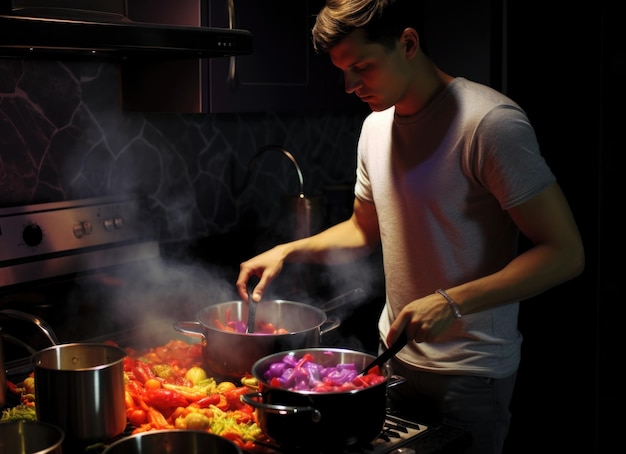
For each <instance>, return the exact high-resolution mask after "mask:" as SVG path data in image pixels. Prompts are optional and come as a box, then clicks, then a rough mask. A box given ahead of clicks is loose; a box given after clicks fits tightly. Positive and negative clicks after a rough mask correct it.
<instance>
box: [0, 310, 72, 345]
mask: <svg viewBox="0 0 626 454" xmlns="http://www.w3.org/2000/svg"><path fill="white" fill-rule="evenodd" d="M0 314H4V315H7V316H9V317H14V318H19V319H22V320H26V321H29V322H33V323H34V324H35V325H36V326H37V328H39V330H40V331H41V332H42V333H43V334H44V336H46V338H47V339H48V340H49V341H50V343H51V344H52V345H53V346H54V345H59V344H60V342H59V339H58V338H57V336H56V334H54V330H53V329H52V327H51V326H50V325H49V324H48V322H46V321H45V320H44V319H42V318H39V317H37V316H36V315H33V314H27V313H26V312H22V311H18V310H15V309H2V310H0Z"/></svg>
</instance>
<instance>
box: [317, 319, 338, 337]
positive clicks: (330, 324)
mask: <svg viewBox="0 0 626 454" xmlns="http://www.w3.org/2000/svg"><path fill="white" fill-rule="evenodd" d="M339 325H341V319H339V318H337V317H327V318H326V321H325V322H324V323H322V326H321V327H320V336H323V335H324V334H325V333H329V332H330V331H332V330H334V329H336V328H338V327H339Z"/></svg>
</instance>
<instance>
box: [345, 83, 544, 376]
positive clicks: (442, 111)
mask: <svg viewBox="0 0 626 454" xmlns="http://www.w3.org/2000/svg"><path fill="white" fill-rule="evenodd" d="M554 181H555V177H554V175H553V173H552V172H551V171H550V169H549V167H548V166H547V164H546V162H545V160H544V159H543V157H542V156H541V154H540V151H539V145H538V143H537V139H536V136H535V133H534V130H533V128H532V126H531V125H530V122H529V121H528V118H527V117H526V115H525V113H524V112H523V111H522V109H521V108H520V107H519V106H518V105H517V104H515V103H514V102H513V101H512V100H510V99H509V98H507V97H506V96H504V95H503V94H501V93H498V92H497V91H495V90H493V89H491V88H489V87H486V86H484V85H480V84H477V83H474V82H471V81H468V80H466V79H463V78H456V79H455V80H454V81H452V83H450V84H449V85H448V86H447V87H446V89H445V90H444V91H442V92H441V93H440V94H439V95H438V96H437V97H436V98H435V99H434V100H433V101H432V102H431V103H430V104H429V105H428V106H427V107H426V108H425V109H424V110H422V111H421V112H419V113H418V114H416V115H413V116H410V117H400V116H396V115H395V110H394V108H390V109H387V110H386V111H383V112H372V113H371V114H370V115H369V116H368V117H367V118H366V119H365V121H364V123H363V128H362V131H361V136H360V139H359V144H358V163H357V182H356V186H355V194H356V196H357V197H358V198H359V199H362V200H364V201H368V202H373V203H374V204H375V206H376V211H377V213H378V218H379V224H380V235H381V240H382V252H383V260H384V268H385V285H386V292H387V301H386V305H385V309H384V310H383V312H382V314H381V317H380V321H379V329H380V334H381V336H382V338H383V339H384V338H385V337H386V335H387V332H388V329H389V325H390V322H391V321H392V320H393V318H394V317H395V314H397V313H398V312H399V311H400V309H401V308H402V307H403V306H404V305H406V304H407V303H409V302H411V301H413V300H415V299H417V298H419V297H422V296H424V295H427V294H430V293H433V292H434V291H435V290H436V289H438V288H443V289H446V288H449V287H453V286H455V285H458V284H461V283H463V282H467V281H470V280H474V279H477V278H479V277H482V276H485V275H487V274H491V273H493V272H495V271H497V270H500V269H501V268H503V267H504V266H505V265H506V264H507V263H509V262H510V261H511V260H512V259H513V258H514V257H515V255H516V254H517V246H518V235H519V232H518V229H517V227H516V226H515V224H514V223H513V221H512V219H511V218H510V217H509V215H508V214H507V212H506V211H505V210H507V209H509V208H511V207H514V206H516V205H519V204H521V203H523V202H525V201H527V200H529V199H530V198H532V197H534V196H536V195H537V194H539V193H540V192H541V191H543V190H544V189H545V188H546V187H548V186H549V185H550V184H552V183H553V182H554ZM518 309H519V303H518V302H512V303H511V304H507V305H505V306H501V307H498V308H496V309H491V310H487V311H482V312H479V313H475V314H469V315H465V316H463V317H462V318H461V319H459V320H456V321H455V322H454V324H453V325H452V326H451V327H450V329H449V330H448V331H447V332H446V333H444V334H443V335H442V336H440V337H439V338H438V339H436V341H433V342H424V343H420V344H417V343H415V342H410V343H409V344H408V345H407V347H405V348H404V349H403V350H402V351H401V352H400V353H399V354H398V355H397V356H398V358H399V359H401V360H402V361H404V362H406V363H408V364H410V365H413V366H415V367H417V368H420V369H424V370H429V371H433V372H438V373H443V374H468V375H480V376H488V377H494V378H498V377H505V376H508V375H510V374H511V373H513V372H514V371H515V370H516V369H517V367H518V365H519V361H520V347H521V343H522V336H521V334H520V333H519V331H518V329H517V315H518Z"/></svg>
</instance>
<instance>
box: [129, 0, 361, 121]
mask: <svg viewBox="0 0 626 454" xmlns="http://www.w3.org/2000/svg"><path fill="white" fill-rule="evenodd" d="M135 2H136V0H135ZM148 3H149V4H148ZM229 3H231V5H230V6H229ZM322 4H323V0H297V1H294V0H233V1H232V2H229V1H228V0H179V1H177V2H167V1H165V0H152V1H151V2H142V3H133V2H132V1H130V2H129V17H130V18H131V19H132V20H138V21H143V22H152V23H167V24H174V25H192V26H198V25H202V26H209V27H218V28H229V27H232V28H237V29H244V30H249V31H251V32H252V35H253V52H252V53H251V54H250V55H242V56H237V57H216V58H211V59H201V58H199V59H186V60H171V61H164V60H159V61H125V62H123V63H122V69H121V71H122V90H123V102H124V108H125V109H126V110H135V111H161V112H164V111H170V112H183V113H198V112H213V113H219V112H267V111H279V112H289V111H297V112H302V111H309V112H310V111H365V110H366V109H367V106H366V105H365V104H364V103H362V102H361V101H360V100H359V99H358V98H357V97H356V96H354V95H348V94H347V93H346V92H345V91H344V88H343V75H342V74H341V72H340V71H339V70H338V69H337V68H335V67H334V66H333V65H332V63H331V62H330V58H329V57H328V55H325V54H324V55H319V54H316V53H315V51H314V50H313V45H312V42H311V28H312V26H313V23H314V20H315V14H316V13H317V11H318V10H319V8H321V6H322Z"/></svg>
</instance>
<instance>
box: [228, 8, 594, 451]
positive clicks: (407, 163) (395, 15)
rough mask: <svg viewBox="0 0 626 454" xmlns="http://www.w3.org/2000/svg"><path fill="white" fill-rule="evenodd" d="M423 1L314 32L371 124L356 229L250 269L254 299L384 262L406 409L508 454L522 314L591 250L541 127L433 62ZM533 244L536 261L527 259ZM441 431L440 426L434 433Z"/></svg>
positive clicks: (277, 251) (325, 21) (244, 277)
mask: <svg viewBox="0 0 626 454" xmlns="http://www.w3.org/2000/svg"><path fill="white" fill-rule="evenodd" d="M415 11H416V0H395V1H394V0H328V1H327V2H326V6H325V7H324V8H323V9H322V10H321V11H320V13H319V15H318V17H317V20H316V23H315V26H314V28H313V40H314V45H315V48H316V50H317V51H319V52H328V54H329V55H330V58H331V60H332V62H333V64H334V65H335V66H337V67H338V68H340V69H341V70H342V71H343V73H344V77H345V87H346V91H347V92H349V93H354V94H356V95H357V96H359V98H361V99H362V100H363V101H364V102H366V103H367V104H368V105H369V106H370V108H371V109H372V111H373V112H372V113H371V114H370V115H369V116H368V117H367V118H366V120H365V121H364V123H363V128H362V131H361V135H360V138H359V143H358V162H357V170H356V175H357V179H356V185H355V201H354V207H353V214H352V216H351V217H350V219H348V220H346V221H345V222H341V223H339V224H337V225H335V226H333V227H330V228H329V229H327V230H325V231H323V232H321V233H319V234H317V235H314V236H312V237H309V238H304V239H301V240H296V241H293V242H290V243H286V244H280V245H277V246H275V247H273V248H272V249H270V250H268V251H266V252H264V253H262V254H259V255H258V256H256V257H254V258H251V259H250V260H248V261H246V262H244V263H242V264H241V268H240V274H239V278H238V279H237V287H238V291H239V293H240V295H241V297H242V299H243V300H244V301H248V298H247V295H246V283H247V281H248V279H249V278H250V277H251V276H253V275H256V276H258V277H260V281H259V283H258V284H257V286H256V288H255V290H254V293H253V299H254V300H255V301H256V302H258V301H260V299H261V297H262V295H263V292H264V291H265V290H266V289H267V287H268V285H269V284H270V283H271V282H272V280H273V279H274V278H276V276H277V275H278V274H279V273H280V272H281V270H282V267H283V264H284V263H285V262H311V263H327V264H328V263H340V262H345V261H347V260H351V259H354V258H357V257H362V256H363V255H365V254H368V253H369V252H370V251H372V250H374V249H375V247H376V246H377V245H378V244H379V243H380V244H381V246H382V254H383V265H384V271H385V288H386V303H385V307H384V309H383V311H382V313H381V316H380V320H379V331H380V337H381V340H384V343H385V344H386V345H390V344H391V343H392V342H393V341H394V340H396V339H397V338H398V337H399V335H400V334H401V333H405V334H406V336H407V338H408V339H409V342H408V344H407V345H406V347H404V348H403V349H402V350H401V351H400V352H399V353H398V354H397V355H396V357H395V358H394V359H393V360H392V361H391V365H392V367H393V369H394V372H395V373H398V374H399V375H402V376H404V377H405V378H407V382H406V383H405V384H403V385H401V386H398V387H394V388H391V389H390V397H391V398H392V400H393V402H394V403H395V405H396V406H397V407H398V408H401V409H402V410H403V411H410V412H412V414H413V415H414V416H416V417H419V418H420V419H422V420H424V419H426V420H427V421H428V422H431V423H436V422H439V421H443V422H446V423H448V424H453V425H456V426H459V427H461V428H464V429H466V430H468V431H469V432H471V433H472V436H473V445H472V447H471V449H469V450H468V452H471V453H478V454H489V453H494V454H495V453H500V452H501V451H502V447H503V444H504V439H505V437H506V434H507V432H508V428H509V420H510V412H509V404H510V401H511V397H512V394H513V387H514V384H515V378H516V372H517V369H518V366H519V361H520V348H521V342H522V337H521V334H520V333H519V331H518V330H517V315H518V307H519V301H520V300H524V299H527V298H530V297H532V296H534V295H537V294H539V293H541V292H543V291H545V290H547V289H549V288H551V287H554V286H556V285H558V284H560V283H563V282H565V281H567V280H569V279H572V278H574V277H575V276H577V275H579V274H580V273H581V272H582V270H583V268H584V260H585V258H584V250H583V245H582V241H581V238H580V234H579V232H578V228H577V226H576V223H575V220H574V218H573V215H572V213H571V211H570V208H569V206H568V203H567V201H566V199H565V197H564V195H563V193H562V192H561V189H560V187H559V185H558V183H557V182H556V178H555V176H554V175H553V173H552V172H551V170H550V169H549V167H548V165H547V164H546V162H545V160H544V159H543V158H542V156H541V154H540V151H539V145H538V143H537V140H536V136H535V133H534V130H533V128H532V126H531V125H530V123H529V121H528V118H527V117H526V115H525V113H524V112H523V111H522V109H521V108H520V107H519V106H518V105H517V104H515V103H514V102H513V101H512V100H510V99H509V98H507V97H506V96H504V95H502V94H500V93H498V92H496V91H494V90H492V89H490V88H488V87H486V86H484V85H480V84H477V83H474V82H471V81H468V80H466V79H464V78H460V77H456V78H455V77H453V76H450V75H448V74H445V73H444V72H442V71H441V70H440V69H439V68H438V67H437V66H436V65H435V64H434V62H433V61H432V60H431V59H430V58H429V57H428V56H427V54H426V53H425V52H424V51H423V50H422V49H421V47H420V36H419V34H418V31H417V20H418V17H416V14H415ZM520 232H521V234H523V235H524V236H525V237H526V238H527V239H528V240H529V242H530V244H531V246H530V247H529V248H527V249H526V250H524V251H523V252H519V251H518V236H519V234H520ZM424 422H426V421H424Z"/></svg>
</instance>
